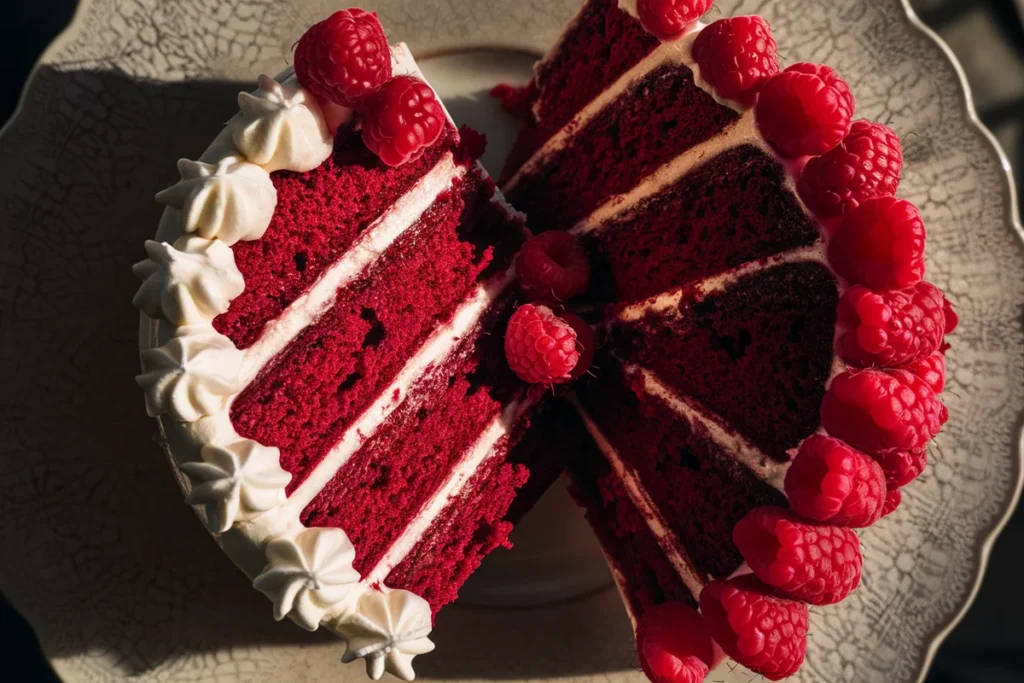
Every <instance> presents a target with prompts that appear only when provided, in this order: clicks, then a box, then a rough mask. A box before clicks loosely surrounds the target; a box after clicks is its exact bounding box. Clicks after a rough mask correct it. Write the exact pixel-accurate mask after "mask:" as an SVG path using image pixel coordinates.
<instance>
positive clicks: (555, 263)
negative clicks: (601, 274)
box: [516, 230, 590, 301]
mask: <svg viewBox="0 0 1024 683" xmlns="http://www.w3.org/2000/svg"><path fill="white" fill-rule="evenodd" d="M516 269H517V270H518V272H519V282H520V284H521V285H522V288H523V293H524V294H526V296H528V297H529V298H530V299H531V300H536V299H544V298H551V299H555V300H556V301H566V300H567V299H572V298H573V297H576V296H579V295H580V294H583V293H584V292H586V291H587V286H588V285H589V284H590V261H589V260H588V259H587V251H586V250H585V249H584V248H583V247H582V246H581V245H580V243H579V241H578V240H577V239H576V238H575V237H573V236H572V235H571V234H569V233H568V232H562V231H559V230H553V231H551V232H542V233H541V234H539V235H535V236H534V237H531V238H530V239H529V240H527V241H526V244H524V245H523V248H522V249H520V251H519V256H518V257H517V258H516Z"/></svg>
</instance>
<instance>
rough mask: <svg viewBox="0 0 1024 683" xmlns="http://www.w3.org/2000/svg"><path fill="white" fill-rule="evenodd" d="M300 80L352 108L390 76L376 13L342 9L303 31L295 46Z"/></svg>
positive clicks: (385, 41)
mask: <svg viewBox="0 0 1024 683" xmlns="http://www.w3.org/2000/svg"><path fill="white" fill-rule="evenodd" d="M295 76H296V77H297V78H298V79H299V84H300V85H301V86H302V87H303V88H306V89H308V90H310V91H311V92H313V94H314V95H316V96H317V97H320V98H326V99H328V100H330V101H332V102H336V103H337V104H340V105H342V106H344V107H355V106H356V105H358V104H359V103H360V102H362V101H363V99H365V98H366V96H367V95H369V94H370V93H372V92H373V91H374V90H376V89H377V88H379V87H380V86H382V85H383V84H384V83H386V82H387V80H388V79H389V78H391V48H390V47H389V46H388V39H387V37H386V36H385V35H384V29H383V28H381V25H380V22H379V21H378V20H377V15H376V14H375V13H371V12H364V11H363V10H361V9H343V10H340V11H338V12H335V13H334V14H332V15H331V16H329V17H327V18H326V19H324V20H323V21H321V22H320V23H319V24H315V25H313V27H312V28H310V29H309V30H308V31H306V32H305V33H304V34H303V35H302V37H301V38H299V44H298V46H297V47H296V48H295Z"/></svg>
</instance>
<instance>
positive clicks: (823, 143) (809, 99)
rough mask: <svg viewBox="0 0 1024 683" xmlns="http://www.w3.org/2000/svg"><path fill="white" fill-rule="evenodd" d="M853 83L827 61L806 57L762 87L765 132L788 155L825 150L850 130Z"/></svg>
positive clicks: (760, 122)
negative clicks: (825, 62)
mask: <svg viewBox="0 0 1024 683" xmlns="http://www.w3.org/2000/svg"><path fill="white" fill-rule="evenodd" d="M853 109H854V101H853V95H852V94H851V93H850V87H849V86H848V85H847V84H846V82H845V81H843V79H841V78H840V77H839V75H838V74H837V73H836V72H835V71H833V70H832V69H831V68H829V67H827V66H822V65H820V64H809V63H806V62H801V63H799V64H794V65H793V66H791V67H789V68H788V69H786V70H785V71H783V72H782V73H780V74H777V75H775V76H773V77H772V78H771V79H769V80H768V82H767V83H765V84H764V86H763V87H762V88H761V96H760V98H759V99H758V101H757V107H756V109H755V110H754V114H755V116H756V118H757V126H758V128H759V129H760V130H761V134H762V135H764V137H765V139H766V140H768V141H769V142H770V143H772V145H773V146H774V147H775V148H776V149H777V150H778V151H779V152H780V153H781V154H782V155H783V156H787V157H800V156H807V155H817V154H824V153H825V152H827V151H829V150H830V149H832V148H833V147H835V146H836V145H838V144H839V143H840V142H842V140H843V138H844V137H846V135H847V133H849V132H850V119H851V118H852V117H853Z"/></svg>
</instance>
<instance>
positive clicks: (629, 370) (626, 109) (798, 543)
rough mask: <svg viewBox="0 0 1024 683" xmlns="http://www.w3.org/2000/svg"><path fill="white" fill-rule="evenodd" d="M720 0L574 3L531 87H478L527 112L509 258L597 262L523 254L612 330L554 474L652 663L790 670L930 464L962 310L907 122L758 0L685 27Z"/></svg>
mask: <svg viewBox="0 0 1024 683" xmlns="http://www.w3.org/2000/svg"><path fill="white" fill-rule="evenodd" d="M711 4H712V2H711V0H588V1H587V2H585V3H584V4H583V7H582V8H581V10H580V12H579V14H578V15H577V16H576V18H575V19H574V20H573V21H572V22H571V23H570V24H569V25H568V26H567V27H566V29H565V31H564V32H563V34H562V36H561V37H560V38H559V40H558V41H557V43H556V44H555V46H554V47H553V48H552V50H551V51H550V52H549V53H548V54H547V55H546V56H545V57H544V58H543V59H542V60H541V61H540V62H539V63H538V64H537V66H536V69H535V78H534V80H533V82H531V83H530V84H529V85H528V86H527V87H525V88H521V89H514V88H511V87H510V86H503V87H500V88H496V89H495V92H494V95H495V96H497V97H500V98H502V100H503V104H504V105H505V106H506V108H508V109H509V110H511V111H517V112H523V113H524V116H525V118H526V123H525V126H524V129H523V131H522V133H521V134H520V137H519V139H518V140H517V142H516V145H515V147H514V150H513V152H512V154H511V155H510V157H509V160H508V162H507V165H506V168H505V171H504V173H503V178H502V182H503V189H504V191H505V194H506V196H508V198H509V201H511V202H512V203H513V205H515V206H516V207H517V208H519V209H520V210H522V211H524V212H525V213H526V214H527V218H528V220H529V223H530V227H531V229H532V230H533V231H535V232H539V233H540V234H539V235H538V236H537V237H534V238H533V239H532V240H531V241H530V242H527V244H526V245H525V246H524V248H523V251H522V252H521V256H520V260H521V262H525V263H533V262H534V261H535V260H536V258H537V257H536V256H535V255H534V254H533V252H534V251H537V250H541V249H544V250H549V252H550V253H551V258H550V260H549V263H557V262H558V258H559V257H557V256H556V255H555V254H556V251H557V252H560V253H563V254H564V253H576V251H577V250H579V251H582V252H583V253H585V254H586V256H587V259H588V261H589V264H588V265H589V276H590V277H589V282H588V284H587V286H586V288H585V289H583V290H582V291H581V290H579V289H576V290H573V291H571V292H569V293H568V295H567V296H565V297H558V296H556V294H557V292H556V290H557V288H558V285H559V284H560V280H559V279H558V277H556V276H557V274H558V273H557V272H555V273H552V272H550V270H551V268H553V267H552V266H550V265H549V266H548V269H547V270H540V271H539V274H536V275H535V274H532V273H531V270H532V268H529V267H521V268H520V273H519V277H520V278H521V279H522V280H523V281H524V287H523V288H524V290H525V291H527V292H531V291H534V290H536V289H543V290H544V291H543V292H542V293H539V294H534V295H533V298H536V299H541V300H542V301H541V303H542V304H545V305H546V304H547V303H548V302H549V301H550V300H552V299H557V300H558V302H559V303H558V305H559V307H560V310H561V311H563V313H562V315H564V316H568V315H570V314H571V312H572V311H574V310H575V311H579V312H581V313H583V314H584V317H586V318H587V320H588V321H589V322H590V323H591V324H592V325H593V326H594V329H595V331H596V333H597V337H598V339H599V340H600V341H599V342H598V346H599V347H600V348H599V350H598V351H597V355H596V358H595V360H594V362H593V368H592V369H591V370H590V372H589V376H583V377H582V378H581V379H580V380H578V381H577V382H575V383H574V384H572V385H569V386H568V388H567V389H566V390H565V396H566V397H567V398H568V400H569V402H570V403H571V405H572V406H574V408H575V412H576V417H575V418H574V417H571V416H570V417H563V418H562V419H563V423H564V429H566V430H573V431H578V432H582V433H583V436H580V437H578V441H577V443H578V446H577V447H576V448H575V449H573V455H572V456H571V457H570V458H569V463H568V473H569V477H570V481H571V491H572V493H573V495H574V496H575V497H576V498H577V500H578V501H579V502H580V504H581V505H582V506H583V507H584V508H585V510H586V514H587V517H588V519H589V520H590V522H591V525H592V526H593V528H594V532H595V534H596V535H597V537H598V539H599V540H600V542H601V544H602V546H603V548H604V550H605V553H606V556H607V558H608V563H609V566H610V568H611V570H612V574H613V576H614V577H615V580H616V583H617V585H618V587H619V589H620V592H621V593H622V596H623V600H624V603H625V606H626V610H627V612H628V613H629V615H630V617H631V618H632V620H633V623H634V625H635V627H636V635H637V648H638V655H639V659H640V663H641V666H642V668H643V670H644V672H645V673H646V674H647V676H648V677H649V678H650V679H651V680H652V681H655V683H683V682H686V683H691V682H695V681H702V680H704V679H705V678H706V677H707V676H708V675H709V672H710V671H711V670H712V669H714V668H715V666H717V664H718V662H719V661H720V659H721V655H720V654H719V653H720V652H724V654H725V655H727V656H729V657H731V658H733V659H734V660H736V661H737V662H739V663H740V664H743V665H744V666H747V667H749V668H750V669H752V670H753V671H754V672H756V673H759V674H762V675H764V676H765V677H766V678H769V679H771V680H779V679H782V678H786V677H788V676H790V675H792V674H794V673H795V672H796V671H797V670H798V668H799V667H800V665H801V664H802V662H803V660H804V656H805V652H806V645H807V634H808V630H809V629H813V620H811V619H809V610H808V604H813V605H829V604H833V603H835V602H838V601H840V600H842V599H843V598H845V597H846V596H847V595H849V593H850V592H852V591H853V590H855V589H856V587H857V586H858V584H859V582H860V577H861V569H862V563H863V560H862V557H861V549H860V542H859V540H858V536H857V535H856V533H855V532H854V531H853V530H854V529H857V528H864V527H869V526H871V525H872V524H875V523H877V522H878V521H879V520H880V519H881V518H883V517H884V516H886V515H888V514H891V513H892V512H893V511H894V510H895V509H896V507H898V505H899V503H900V501H901V500H902V493H901V489H902V488H903V487H905V486H907V485H908V484H910V483H911V482H912V481H913V480H914V479H915V478H916V477H918V476H919V475H920V474H921V473H922V471H923V470H924V468H925V466H926V460H927V455H926V454H927V450H926V449H927V444H928V442H929V441H930V440H931V439H932V438H933V437H934V436H935V434H936V433H937V432H938V431H939V429H940V428H941V426H942V425H943V424H944V423H945V421H946V419H947V417H948V414H947V411H946V408H945V407H944V406H943V405H942V403H941V402H940V401H939V400H938V397H937V393H938V392H939V391H941V389H942V385H943V383H944V372H945V361H944V358H945V353H946V351H947V350H948V348H949V345H948V344H947V342H946V341H945V337H946V335H947V334H949V333H950V332H952V331H953V329H954V328H955V327H956V322H957V320H956V315H955V313H954V312H953V310H952V308H951V306H950V305H949V302H948V301H947V300H946V299H945V297H944V296H943V295H942V293H941V292H939V291H938V290H937V289H936V288H935V287H934V286H933V285H931V284H929V283H927V282H926V281H924V280H923V277H924V271H925V264H924V241H925V228H924V224H923V222H922V220H921V216H920V214H919V213H918V211H917V209H916V208H915V207H914V206H913V205H912V204H911V203H910V202H907V201H905V200H902V199H897V198H896V197H895V194H896V192H897V189H898V185H899V179H900V174H901V169H902V153H901V145H900V141H899V138H898V136H897V135H896V134H895V133H894V132H893V131H891V130H890V129H889V128H887V127H886V126H884V125H882V124H879V123H874V122H870V121H864V120H854V112H855V102H854V97H853V93H852V92H851V90H850V88H849V87H848V86H847V84H846V83H845V82H844V81H843V79H842V78H841V77H840V76H839V74H838V73H837V72H836V71H835V70H833V69H831V68H830V67H828V66H824V65H820V64H809V63H798V64H793V65H790V66H788V67H787V68H782V65H780V63H779V58H778V55H777V46H776V42H775V40H774V38H773V37H772V34H771V30H770V28H769V26H768V24H767V22H765V21H764V19H762V18H761V17H757V16H746V17H729V18H723V19H719V20H717V21H714V22H712V23H710V24H708V25H705V24H703V23H701V22H700V21H699V18H700V17H701V15H703V14H704V13H705V12H706V11H707V10H708V9H709V8H710V6H711ZM584 69H587V70H590V72H591V74H592V75H591V77H588V78H581V77H580V74H581V73H583V70H584ZM552 233H555V234H559V235H562V236H561V237H558V238H555V237H551V235H552ZM540 240H543V243H541V242H540ZM556 245H557V246H556ZM570 250H572V251H571V252H570ZM562 258H563V259H564V257H562ZM564 268H565V270H566V273H565V275H564V277H565V278H566V279H569V266H568V265H566V266H564ZM524 308H526V306H524ZM563 322H564V321H563ZM558 323H559V317H558V316H557V315H556V316H555V318H550V317H548V316H547V314H546V313H545V315H544V317H543V325H545V326H549V327H551V328H552V329H558V327H557V326H558ZM538 329H540V328H538ZM545 329H546V328H545ZM509 334H510V337H511V338H512V339H513V340H514V341H512V342H510V343H511V345H512V348H511V349H510V350H509V361H510V363H514V364H515V363H519V362H521V358H520V356H521V355H522V352H521V351H520V350H519V349H520V348H521V346H522V342H521V341H520V338H521V336H522V331H521V329H519V328H515V329H513V328H510V329H509ZM555 339H557V335H554V336H552V340H555ZM544 348H552V349H553V350H554V351H553V352H555V351H557V349H558V346H557V344H556V343H554V341H552V342H546V345H545V347H544ZM562 357H563V356H559V358H562ZM542 359H545V360H546V358H545V357H542ZM529 369H530V370H532V369H533V366H530V368H529ZM550 381H558V380H556V379H551V380H550ZM719 648H720V650H719Z"/></svg>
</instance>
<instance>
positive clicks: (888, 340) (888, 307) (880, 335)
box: [836, 281, 946, 367]
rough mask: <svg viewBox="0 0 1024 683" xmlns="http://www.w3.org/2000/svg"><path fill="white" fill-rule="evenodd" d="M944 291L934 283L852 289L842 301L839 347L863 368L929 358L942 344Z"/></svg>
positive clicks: (852, 362) (841, 354)
mask: <svg viewBox="0 0 1024 683" xmlns="http://www.w3.org/2000/svg"><path fill="white" fill-rule="evenodd" d="M942 302H943V298H942V292H940V291H939V290H938V289H936V287H935V285H933V284H931V283H929V282H923V281H922V282H919V283H917V284H916V285H914V286H913V287H911V288H909V289H898V290H888V291H884V292H873V291H871V290H870V289H868V288H867V287H862V286H860V285H857V286H855V287H851V288H850V289H848V290H847V291H846V292H845V293H844V294H843V297H842V299H840V300H839V325H838V328H839V338H838V339H837V340H836V350H837V351H838V352H839V355H840V356H841V357H842V358H843V360H845V361H847V362H848V363H850V364H852V365H855V366H857V367H871V366H881V367H893V366H898V365H904V364H906V363H911V362H914V361H916V360H920V359H921V358H925V357H927V356H929V355H930V354H931V353H932V352H933V351H935V350H936V349H938V348H939V345H940V344H942V335H943V332H944V330H945V327H946V321H945V317H944V314H943V312H942Z"/></svg>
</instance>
